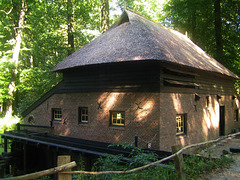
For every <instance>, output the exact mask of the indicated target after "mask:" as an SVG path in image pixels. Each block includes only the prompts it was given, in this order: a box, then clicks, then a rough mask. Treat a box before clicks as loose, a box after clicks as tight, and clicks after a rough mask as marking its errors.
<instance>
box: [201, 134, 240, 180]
mask: <svg viewBox="0 0 240 180" xmlns="http://www.w3.org/2000/svg"><path fill="white" fill-rule="evenodd" d="M236 147H238V148H240V137H237V138H234V139H227V140H224V141H221V142H220V143H217V145H213V146H212V147H210V148H209V149H208V150H207V151H203V152H202V154H204V156H208V157H209V156H210V157H215V158H219V157H221V155H222V154H223V151H225V153H227V152H229V153H230V148H236ZM229 156H232V158H233V160H234V162H232V163H231V164H230V165H229V167H227V168H224V169H221V170H216V171H214V172H212V173H210V174H207V175H204V176H203V177H202V178H200V179H205V180H240V153H234V154H231V153H230V154H229Z"/></svg>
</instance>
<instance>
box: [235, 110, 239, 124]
mask: <svg viewBox="0 0 240 180" xmlns="http://www.w3.org/2000/svg"><path fill="white" fill-rule="evenodd" d="M238 119H239V111H238V109H236V110H235V121H238Z"/></svg>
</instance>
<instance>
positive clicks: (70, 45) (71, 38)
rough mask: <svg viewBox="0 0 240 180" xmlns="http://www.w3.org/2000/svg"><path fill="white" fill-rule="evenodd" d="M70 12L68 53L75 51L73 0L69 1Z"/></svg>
mask: <svg viewBox="0 0 240 180" xmlns="http://www.w3.org/2000/svg"><path fill="white" fill-rule="evenodd" d="M67 11H68V12H67V13H68V32H67V33H68V55H70V54H72V53H73V52H74V35H73V4H72V0H68V2H67Z"/></svg>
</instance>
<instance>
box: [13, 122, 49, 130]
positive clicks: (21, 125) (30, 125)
mask: <svg viewBox="0 0 240 180" xmlns="http://www.w3.org/2000/svg"><path fill="white" fill-rule="evenodd" d="M21 127H33V128H47V129H53V128H54V127H53V126H44V125H32V124H20V123H17V130H18V131H20V128H21Z"/></svg>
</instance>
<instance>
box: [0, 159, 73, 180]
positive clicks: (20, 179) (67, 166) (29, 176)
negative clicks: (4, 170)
mask: <svg viewBox="0 0 240 180" xmlns="http://www.w3.org/2000/svg"><path fill="white" fill-rule="evenodd" d="M76 166H77V164H76V162H75V161H72V162H70V163H67V164H64V165H61V166H58V167H55V168H51V169H47V170H43V171H39V172H35V173H31V174H26V175H22V176H16V177H10V178H4V179H5V180H26V179H35V178H39V177H42V176H47V175H50V174H55V173H59V172H63V171H65V170H67V169H71V168H73V167H76Z"/></svg>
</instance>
